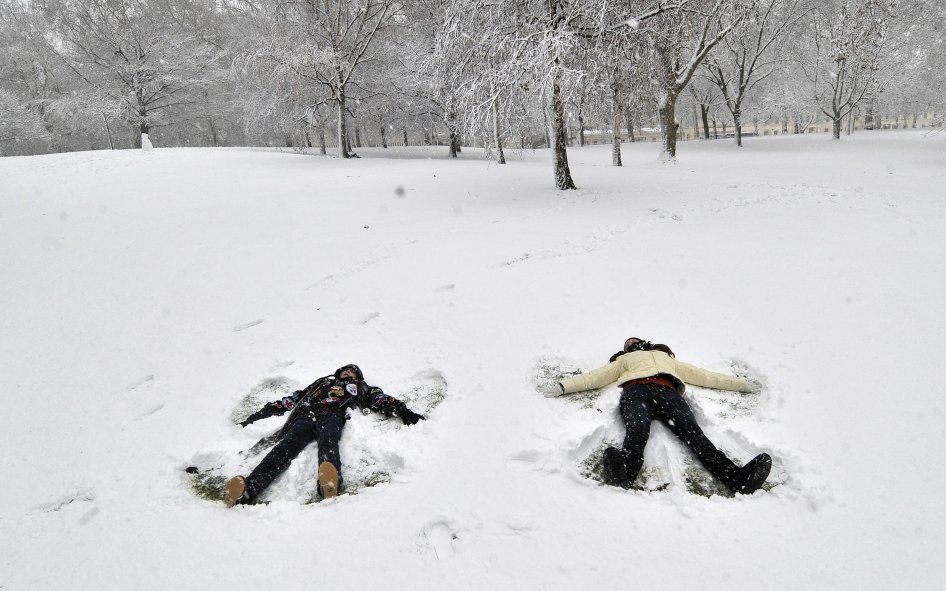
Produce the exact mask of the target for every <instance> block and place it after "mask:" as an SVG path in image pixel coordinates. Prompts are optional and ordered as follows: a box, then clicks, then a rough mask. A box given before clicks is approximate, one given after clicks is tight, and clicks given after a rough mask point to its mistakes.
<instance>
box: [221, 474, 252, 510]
mask: <svg viewBox="0 0 946 591" xmlns="http://www.w3.org/2000/svg"><path fill="white" fill-rule="evenodd" d="M250 498H251V497H250V492H249V491H248V490H247V488H246V478H244V477H242V476H234V477H233V478H231V479H230V480H228V481H227V487H226V491H225V493H224V495H223V504H224V505H226V506H227V507H228V508H229V507H232V506H234V505H239V504H241V503H248V502H250Z"/></svg>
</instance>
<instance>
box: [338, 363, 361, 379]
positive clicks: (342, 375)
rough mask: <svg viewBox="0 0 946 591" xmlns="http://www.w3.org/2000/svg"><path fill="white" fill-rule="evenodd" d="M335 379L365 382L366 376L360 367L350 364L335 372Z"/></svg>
mask: <svg viewBox="0 0 946 591" xmlns="http://www.w3.org/2000/svg"><path fill="white" fill-rule="evenodd" d="M335 379H338V380H342V379H347V380H356V381H359V382H363V381H364V380H365V376H364V374H362V373H361V368H360V367H358V366H357V365H355V364H354V363H349V364H348V365H343V366H341V367H339V368H338V369H336V370H335Z"/></svg>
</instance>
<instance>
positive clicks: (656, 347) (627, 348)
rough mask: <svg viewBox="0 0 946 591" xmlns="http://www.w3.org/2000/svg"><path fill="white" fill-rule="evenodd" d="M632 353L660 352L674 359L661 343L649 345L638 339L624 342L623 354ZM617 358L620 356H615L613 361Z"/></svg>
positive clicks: (666, 347) (645, 341)
mask: <svg viewBox="0 0 946 591" xmlns="http://www.w3.org/2000/svg"><path fill="white" fill-rule="evenodd" d="M634 351H661V352H663V353H666V354H667V355H669V356H671V357H676V355H674V354H673V351H672V350H671V349H670V347H668V346H667V345H663V344H661V343H651V342H650V341H648V340H645V339H642V338H640V337H631V338H629V339H627V340H626V341H624V351H623V353H633V352H634ZM619 356H620V355H617V356H615V357H614V358H613V359H616V358H617V357H619Z"/></svg>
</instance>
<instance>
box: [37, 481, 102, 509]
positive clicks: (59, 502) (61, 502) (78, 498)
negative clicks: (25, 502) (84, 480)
mask: <svg viewBox="0 0 946 591" xmlns="http://www.w3.org/2000/svg"><path fill="white" fill-rule="evenodd" d="M94 500H95V489H92V488H80V487H74V488H73V489H72V490H71V491H69V492H67V493H66V494H64V495H61V496H59V497H56V498H55V499H52V500H50V501H47V502H45V503H41V504H39V505H36V506H34V507H33V509H32V511H30V514H36V513H55V512H56V511H61V510H63V509H65V508H66V507H68V506H69V505H71V504H73V503H90V502H92V501H94Z"/></svg>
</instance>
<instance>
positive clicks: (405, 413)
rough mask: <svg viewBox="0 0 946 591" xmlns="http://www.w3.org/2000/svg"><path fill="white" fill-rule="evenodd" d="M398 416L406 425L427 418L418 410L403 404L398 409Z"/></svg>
mask: <svg viewBox="0 0 946 591" xmlns="http://www.w3.org/2000/svg"><path fill="white" fill-rule="evenodd" d="M397 417H398V418H399V419H401V421H402V422H403V423H404V424H405V425H413V424H416V423H417V421H426V420H427V417H425V416H424V415H420V414H417V413H416V412H414V411H412V410H411V409H409V408H407V407H406V406H402V407H400V408H398V409H397Z"/></svg>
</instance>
